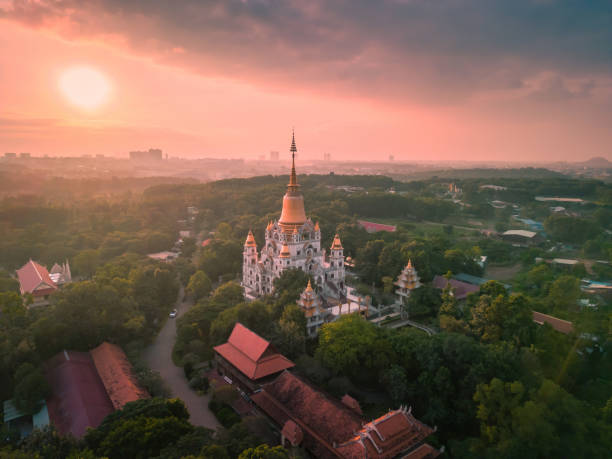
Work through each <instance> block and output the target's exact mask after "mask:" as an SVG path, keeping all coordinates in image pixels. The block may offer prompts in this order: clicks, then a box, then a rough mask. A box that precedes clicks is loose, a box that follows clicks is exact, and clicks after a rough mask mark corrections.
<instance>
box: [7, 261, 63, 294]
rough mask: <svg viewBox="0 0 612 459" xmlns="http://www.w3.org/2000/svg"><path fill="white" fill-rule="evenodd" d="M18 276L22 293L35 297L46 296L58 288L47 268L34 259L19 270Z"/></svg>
mask: <svg viewBox="0 0 612 459" xmlns="http://www.w3.org/2000/svg"><path fill="white" fill-rule="evenodd" d="M17 278H18V279H19V289H20V291H21V294H22V295H25V294H26V293H29V294H31V295H32V296H33V297H35V298H44V297H46V296H47V295H49V294H51V293H53V292H55V291H56V290H57V285H55V282H53V280H51V277H50V276H49V271H47V268H45V267H44V266H42V265H40V264H38V263H36V262H35V261H32V260H30V261H28V262H27V263H26V264H25V265H23V266H22V267H21V268H20V269H18V270H17Z"/></svg>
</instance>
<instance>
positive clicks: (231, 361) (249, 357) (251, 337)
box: [214, 322, 295, 391]
mask: <svg viewBox="0 0 612 459" xmlns="http://www.w3.org/2000/svg"><path fill="white" fill-rule="evenodd" d="M214 350H215V361H216V363H217V371H218V372H219V374H221V375H222V376H225V377H227V378H230V379H231V380H232V382H235V383H237V384H238V385H239V386H241V387H242V388H243V389H245V390H247V391H253V390H255V389H256V388H257V387H259V385H260V384H262V383H264V382H265V381H268V380H270V379H271V378H273V377H274V376H276V375H278V374H279V373H280V372H282V371H283V370H286V369H288V368H293V367H294V366H295V364H294V363H293V362H292V361H291V360H289V359H288V358H286V357H285V356H283V355H281V354H279V353H278V352H277V351H276V349H275V348H274V346H272V344H270V342H269V341H266V340H265V339H263V338H262V337H261V336H259V335H258V334H257V333H255V332H252V331H251V330H249V329H248V328H246V327H245V326H244V325H242V324H241V323H239V322H238V323H236V325H235V326H234V329H233V330H232V334H231V335H230V337H229V339H228V340H227V343H224V344H221V345H219V346H216V347H215V348H214Z"/></svg>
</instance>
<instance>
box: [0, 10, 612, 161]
mask: <svg viewBox="0 0 612 459" xmlns="http://www.w3.org/2000/svg"><path fill="white" fill-rule="evenodd" d="M611 18H612V5H611V4H610V3H609V2H606V1H593V2H588V3H577V2H571V1H569V0H557V1H552V0H551V1H547V0H523V1H516V2H507V1H501V0H499V1H498V0H491V1H476V0H466V1H461V2H459V1H448V2H427V1H421V0H407V1H381V2H359V1H350V2H349V1H336V2H326V1H323V0H313V1H309V2H298V1H287V2H275V1H263V0H255V1H246V0H245V1H238V0H236V1H224V2H221V1H219V2H217V1H212V2H197V1H195V0H183V1H180V2H175V3H173V4H172V6H169V4H168V5H167V4H166V3H165V2H116V1H114V0H96V1H92V2H77V1H76V0H61V1H49V0H41V1H37V2H29V1H7V0H0V47H1V48H2V50H3V52H2V53H1V54H0V82H1V84H0V155H3V154H4V152H16V153H20V152H30V153H31V154H32V155H36V156H43V155H45V154H47V155H50V156H55V155H57V156H80V155H84V154H89V155H96V154H104V155H106V156H115V157H127V155H128V152H129V151H134V150H143V149H148V148H160V149H162V150H163V152H164V155H165V154H169V155H170V157H179V156H180V157H184V158H196V157H219V158H222V157H226V158H245V159H257V158H259V157H261V156H262V155H264V156H265V157H266V158H269V154H270V151H278V152H280V154H279V158H280V160H281V161H282V160H284V159H287V158H288V157H287V156H286V152H287V150H288V140H287V139H288V138H289V133H290V131H291V128H292V126H295V128H296V138H297V140H298V143H299V145H300V155H301V157H302V158H304V159H322V158H323V157H324V154H329V155H331V158H332V159H333V160H334V161H336V160H338V161H343V160H368V161H374V160H377V161H388V160H389V158H390V157H391V156H392V157H393V158H394V160H395V161H424V160H432V161H461V160H466V161H493V160H497V161H504V162H513V161H517V162H551V161H584V160H587V159H589V158H591V157H604V158H606V159H608V160H612V129H610V128H609V126H610V124H612V56H611V55H610V43H612V30H611V29H610V28H609V24H610V20H611Z"/></svg>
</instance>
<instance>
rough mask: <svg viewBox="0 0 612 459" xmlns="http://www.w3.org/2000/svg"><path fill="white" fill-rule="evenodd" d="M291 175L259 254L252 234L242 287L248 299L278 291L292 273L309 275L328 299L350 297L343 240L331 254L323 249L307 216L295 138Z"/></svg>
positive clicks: (317, 230) (246, 249)
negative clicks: (277, 286) (281, 280)
mask: <svg viewBox="0 0 612 459" xmlns="http://www.w3.org/2000/svg"><path fill="white" fill-rule="evenodd" d="M289 151H290V152H291V174H290V176H289V184H288V185H287V191H286V193H285V196H283V207H282V210H281V214H280V218H279V219H278V220H275V221H271V222H269V223H268V225H267V227H266V229H265V231H264V238H265V240H264V244H263V247H261V249H259V250H258V247H257V242H256V241H255V237H254V236H253V233H252V232H251V231H249V233H248V235H247V238H246V241H245V243H244V250H243V262H242V287H243V288H244V296H245V297H246V298H247V299H255V298H258V297H260V296H262V295H267V294H270V293H272V292H273V291H274V281H275V280H276V279H278V278H279V277H280V276H281V275H282V273H283V272H284V271H286V270H289V269H299V270H301V271H303V272H305V273H306V274H308V275H309V276H310V277H311V278H312V280H313V284H314V286H315V287H316V288H317V291H318V292H319V293H320V294H321V295H322V296H323V297H324V298H325V299H337V300H340V299H342V298H344V297H345V296H346V285H345V267H344V249H343V247H342V243H341V241H340V237H339V236H338V235H336V236H335V237H334V240H333V243H332V246H331V247H330V249H329V252H328V251H327V250H326V249H325V248H322V247H321V228H320V226H319V223H318V222H316V223H315V222H313V221H312V220H311V219H310V218H308V217H307V216H306V212H305V210H304V196H303V194H302V192H301V191H300V185H299V183H298V180H297V173H296V171H295V154H296V152H297V146H296V144H295V135H292V137H291V147H290V149H289Z"/></svg>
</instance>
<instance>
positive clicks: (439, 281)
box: [433, 276, 480, 300]
mask: <svg viewBox="0 0 612 459" xmlns="http://www.w3.org/2000/svg"><path fill="white" fill-rule="evenodd" d="M449 282H450V285H451V288H452V289H453V293H454V295H455V298H456V299H458V300H462V299H464V298H465V297H467V296H468V294H470V293H473V292H477V291H478V290H480V287H479V286H478V285H473V284H468V283H467V282H461V281H458V280H456V279H450V280H448V279H446V277H444V276H436V277H434V280H433V286H434V287H435V288H438V289H440V290H443V289H445V288H446V286H447V285H448V283H449Z"/></svg>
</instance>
